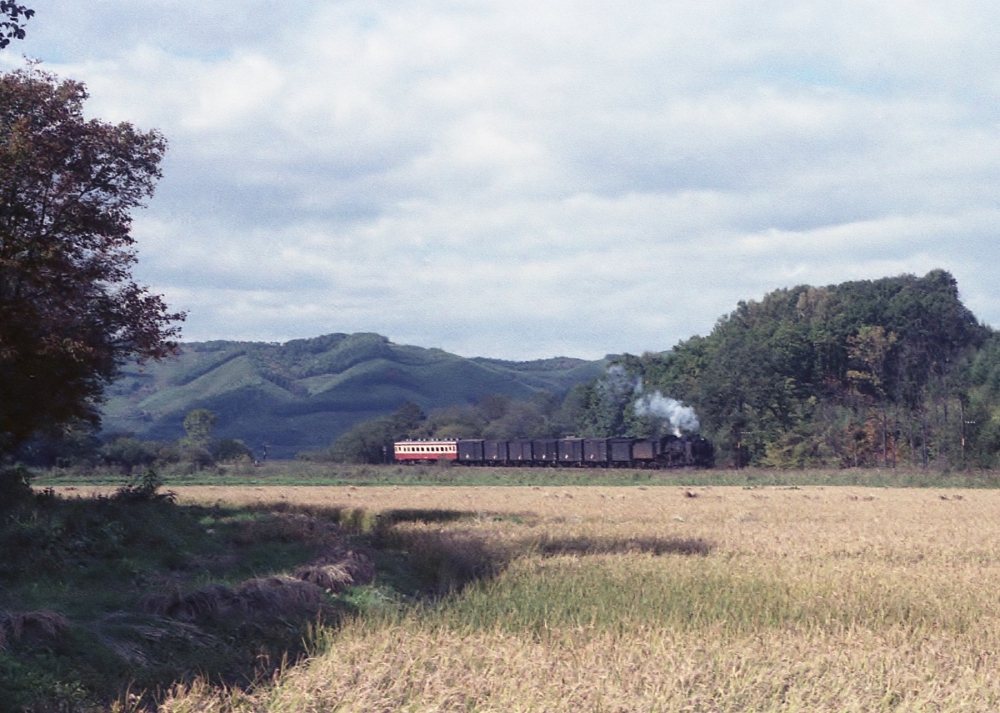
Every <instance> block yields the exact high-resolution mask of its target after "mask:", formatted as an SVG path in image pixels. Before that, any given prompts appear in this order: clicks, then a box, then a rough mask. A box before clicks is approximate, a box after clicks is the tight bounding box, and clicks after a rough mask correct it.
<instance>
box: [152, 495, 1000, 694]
mask: <svg viewBox="0 0 1000 713" xmlns="http://www.w3.org/2000/svg"><path fill="white" fill-rule="evenodd" d="M175 490H176V491H177V493H178V495H179V498H180V502H199V503H203V504H204V503H207V504H211V503H213V502H216V501H222V502H226V503H234V504H249V503H255V502H275V501H285V502H290V503H308V504H311V505H314V506H327V507H338V508H346V509H357V510H359V511H365V512H368V513H377V512H381V511H388V510H393V509H428V510H432V509H438V510H455V511H461V512H463V513H469V514H470V517H468V518H463V519H457V520H454V521H452V522H439V523H419V522H416V523H405V524H401V525H399V526H398V527H400V528H403V530H404V531H405V532H406V533H407V536H408V537H410V538H411V539H410V540H409V541H410V542H423V541H430V540H432V539H433V540H434V541H436V542H439V543H442V542H443V543H448V546H451V547H454V548H456V549H461V548H463V547H466V548H468V549H469V552H471V553H473V555H474V556H485V555H484V554H483V553H486V554H489V555H490V556H495V557H497V561H502V562H503V566H502V567H500V568H499V570H498V574H496V576H495V577H492V578H488V579H484V580H483V581H480V582H477V583H474V584H472V585H471V586H469V587H468V588H466V589H465V590H464V591H462V592H460V593H456V594H453V595H451V596H448V597H445V598H443V599H441V600H438V601H435V602H433V603H424V604H411V605H404V606H401V607H386V608H385V609H384V611H383V612H382V613H378V612H376V613H374V614H368V615H365V616H364V617H360V618H358V619H356V620H350V621H348V622H347V623H346V624H344V625H343V626H341V627H340V628H338V629H336V630H321V631H319V632H318V633H317V634H316V641H315V643H314V654H313V655H312V656H311V657H310V658H309V659H307V660H305V661H303V662H302V663H299V664H297V665H295V666H289V667H288V668H287V669H286V670H285V671H284V672H283V673H282V674H281V675H280V676H278V677H276V679H275V680H274V681H273V682H271V683H268V684H266V685H262V686H260V687H258V688H257V689H255V690H253V691H250V692H242V691H228V692H223V691H219V690H215V689H212V687H210V686H208V685H205V684H196V685H194V686H191V687H186V688H178V689H177V690H175V692H174V693H173V694H172V695H171V696H170V697H169V698H168V700H166V701H165V702H164V703H163V705H162V709H163V711H170V712H171V713H178V712H180V711H254V712H261V713H263V712H264V711H267V712H268V713H270V712H277V711H742V710H754V711H757V710H759V711H881V710H885V711H889V710H892V711H925V710H933V711H937V710H949V711H979V710H981V711H994V710H1000V491H996V490H963V491H958V490H936V489H867V488H862V487H829V488H821V487H803V488H801V489H798V488H796V489H782V488H777V487H774V488H758V489H742V488H729V487H703V488H677V487H548V488H545V487H542V488H531V487H502V488H500V487H498V488H490V487H467V488H464V487H362V488H353V487H287V488H280V487H275V488H262V487H245V488H239V487H224V488H222V487H220V488H213V487H185V488H176V489H175ZM684 543H688V544H690V543H701V545H699V547H702V546H703V549H704V552H702V551H701V550H699V549H698V547H694V548H688V549H685V547H684V546H680V545H684ZM473 545H474V546H473ZM675 545H678V546H675ZM470 556H472V555H470Z"/></svg>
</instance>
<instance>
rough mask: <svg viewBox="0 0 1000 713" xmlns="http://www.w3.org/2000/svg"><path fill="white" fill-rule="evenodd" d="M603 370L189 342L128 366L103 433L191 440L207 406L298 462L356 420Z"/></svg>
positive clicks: (395, 351)
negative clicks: (188, 433)
mask: <svg viewBox="0 0 1000 713" xmlns="http://www.w3.org/2000/svg"><path fill="white" fill-rule="evenodd" d="M602 370H603V363H602V362H588V361H583V360H580V359H567V358H561V359H546V360H540V361H534V362H505V361H499V360H492V359H466V358H464V357H460V356H457V355H455V354H449V353H448V352H445V351H442V350H440V349H424V348H421V347H413V346H405V345H399V344H393V343H392V342H390V341H389V340H388V339H387V338H385V337H383V336H380V335H378V334H351V335H348V334H328V335H325V336H322V337H316V338H315V339H297V340H294V341H290V342H287V343H284V344H266V343H259V342H230V341H216V342H200V343H189V344H185V345H183V347H182V349H181V353H180V355H179V356H178V357H177V358H176V359H168V360H165V361H163V362H160V363H151V364H147V365H145V366H144V367H142V368H139V367H135V366H133V367H129V368H127V369H125V372H124V374H123V376H122V378H121V379H119V380H118V381H117V382H116V383H115V384H114V386H113V387H112V388H111V389H110V390H109V392H108V401H107V403H106V404H105V406H104V410H103V411H104V413H103V425H104V432H105V433H106V434H107V433H113V432H128V433H134V434H136V435H137V436H138V437H140V438H148V439H162V440H171V439H176V438H178V437H180V436H182V435H183V433H184V430H183V427H182V422H183V420H184V417H185V415H186V414H187V413H188V412H189V411H191V410H192V409H196V408H205V409H209V410H211V411H212V412H214V413H215V414H216V415H217V416H218V422H217V424H216V427H215V434H216V435H217V436H219V437H222V438H238V439H241V440H243V441H244V442H245V443H246V444H247V445H248V446H250V447H251V448H254V449H257V450H258V451H259V449H260V446H261V445H263V444H267V445H268V448H269V452H270V453H271V455H272V457H292V456H294V455H295V454H296V453H297V452H299V451H301V450H309V449H316V448H326V447H328V446H329V445H330V443H331V442H332V441H333V440H334V439H335V438H336V437H337V435H339V434H340V433H342V432H343V431H345V430H347V429H348V428H350V427H351V426H352V425H354V424H356V423H358V422H361V421H365V420H368V419H372V418H376V417H379V416H383V415H385V414H388V413H391V412H392V411H394V410H395V409H397V408H398V407H399V406H400V405H401V404H403V403H404V402H412V403H414V404H416V405H418V406H419V407H420V408H422V409H424V410H425V411H430V410H433V409H438V408H442V407H447V406H454V405H463V404H471V403H474V402H476V401H478V400H480V399H482V398H483V397H485V396H487V395H489V394H502V395H505V396H509V397H511V398H514V399H529V398H532V397H534V396H535V395H536V394H539V393H555V394H562V393H565V392H566V391H567V390H569V389H570V388H571V387H572V386H573V385H574V384H577V383H581V382H586V381H589V380H591V379H593V378H594V377H595V376H597V375H598V374H600V373H601V372H602Z"/></svg>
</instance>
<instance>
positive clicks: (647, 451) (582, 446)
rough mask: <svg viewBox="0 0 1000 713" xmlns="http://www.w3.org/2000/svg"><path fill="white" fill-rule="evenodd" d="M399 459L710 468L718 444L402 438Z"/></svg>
mask: <svg viewBox="0 0 1000 713" xmlns="http://www.w3.org/2000/svg"><path fill="white" fill-rule="evenodd" d="M393 453H394V458H395V460H396V462H397V463H407V464H415V463H427V462H428V461H432V462H438V461H445V462H448V461H451V462H455V463H458V464H460V465H470V466H471V465H485V466H489V465H493V466H507V467H511V466H514V467H516V466H575V467H592V468H684V467H693V468H710V467H712V465H713V464H714V461H715V448H714V447H713V446H712V443H711V442H710V441H709V440H708V439H706V438H702V437H701V436H696V435H686V436H664V437H663V438H540V439H539V438H536V439H534V440H517V441H490V440H477V439H464V440H454V441H449V440H440V441H399V442H398V443H396V444H394V448H393Z"/></svg>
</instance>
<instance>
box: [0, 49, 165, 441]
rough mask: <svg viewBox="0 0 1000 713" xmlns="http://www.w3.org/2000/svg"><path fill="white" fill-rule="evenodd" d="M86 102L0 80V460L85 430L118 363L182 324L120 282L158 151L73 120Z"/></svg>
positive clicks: (157, 345) (73, 93)
mask: <svg viewBox="0 0 1000 713" xmlns="http://www.w3.org/2000/svg"><path fill="white" fill-rule="evenodd" d="M86 98H87V92H86V89H85V87H84V86H83V85H82V84H80V83H78V82H74V81H68V80H67V81H60V80H57V79H56V78H55V77H54V76H52V75H50V74H47V73H44V72H41V71H39V70H38V69H37V68H34V67H32V68H29V69H27V70H22V71H17V72H12V73H9V74H5V75H0V453H3V452H5V451H9V449H11V448H13V447H14V446H16V445H17V444H18V443H20V442H21V441H23V440H25V439H26V438H28V437H30V436H31V435H33V434H34V433H37V432H40V431H44V430H48V429H52V428H53V427H58V426H60V425H63V424H68V423H72V422H74V421H78V420H79V419H83V420H89V421H93V422H96V421H97V419H98V414H97V408H96V406H97V404H98V402H99V401H100V398H101V395H102V392H103V388H104V386H105V385H106V384H108V383H109V382H110V381H111V380H112V379H114V378H115V376H116V375H117V374H118V372H119V369H120V367H121V366H122V365H123V364H124V363H125V361H126V360H129V359H138V360H139V361H142V360H145V359H149V358H153V359H158V358H161V357H164V356H166V355H167V354H169V353H170V352H171V351H172V350H173V349H174V348H175V346H176V345H175V344H174V343H173V341H172V340H173V339H174V338H175V337H176V336H178V334H179V329H178V327H177V326H176V324H175V323H176V322H177V321H179V320H182V319H183V318H184V315H183V314H181V313H170V312H169V311H168V309H167V306H166V304H165V303H164V301H163V299H162V298H161V297H160V296H158V295H155V294H150V292H149V291H148V290H147V288H145V287H143V286H141V285H139V284H137V283H136V282H135V281H134V280H133V278H132V275H131V268H132V266H133V265H134V264H135V262H136V255H135V251H134V240H133V238H132V235H131V233H130V229H131V211H132V210H133V209H135V208H138V207H140V206H142V205H143V204H144V202H145V200H146V199H147V198H149V197H150V196H151V195H152V193H153V188H154V186H155V183H156V181H157V179H158V178H159V177H160V170H159V162H160V159H161V158H162V156H163V152H164V150H165V148H166V142H165V140H164V138H163V136H162V135H161V134H159V133H158V132H156V131H150V132H145V133H144V132H141V131H138V130H136V129H135V128H134V127H133V126H132V125H131V124H127V123H121V124H117V125H112V124H108V123H104V122H101V121H98V120H93V119H92V120H87V119H85V118H84V116H83V103H84V100H85V99H86Z"/></svg>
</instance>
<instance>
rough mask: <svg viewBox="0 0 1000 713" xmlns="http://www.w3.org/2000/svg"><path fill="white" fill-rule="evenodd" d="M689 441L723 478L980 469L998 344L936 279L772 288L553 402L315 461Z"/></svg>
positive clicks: (495, 406)
mask: <svg viewBox="0 0 1000 713" xmlns="http://www.w3.org/2000/svg"><path fill="white" fill-rule="evenodd" d="M694 430H700V432H701V433H702V434H703V435H704V436H706V437H707V438H709V439H710V440H712V441H713V442H714V443H715V446H716V449H717V459H716V460H717V463H719V464H720V465H728V466H730V467H742V466H748V465H755V466H772V467H777V468H802V467H875V466H878V467H894V466H897V465H907V466H918V467H930V466H934V467H938V468H991V467H995V466H997V465H1000V335H997V334H996V333H994V332H993V331H992V330H991V329H990V328H988V327H986V326H984V325H982V324H980V323H979V322H978V321H977V319H976V318H975V316H974V315H973V314H972V312H970V311H969V310H968V309H967V308H966V307H965V306H964V305H963V304H962V302H961V300H960V299H959V295H958V286H957V284H956V281H955V279H954V278H953V277H952V276H951V275H950V274H949V273H947V272H945V271H943V270H935V271H933V272H930V273H928V274H927V275H926V276H924V277H916V276H913V275H902V276H899V277H892V278H885V279H881V280H873V281H857V282H847V283H843V284H840V285H832V286H828V287H810V286H800V287H795V288H791V289H781V290H776V291H774V292H772V293H770V294H768V295H767V296H765V297H764V298H763V299H762V300H760V301H759V302H758V301H748V302H740V303H739V304H738V306H737V308H736V309H735V310H734V311H733V312H732V313H731V314H728V315H726V316H724V317H722V318H721V319H720V320H719V321H718V322H717V324H716V325H715V328H714V329H713V330H712V332H711V333H710V334H709V335H708V336H706V337H693V338H691V339H688V340H685V341H683V342H681V343H679V344H678V345H677V346H675V347H674V348H673V349H671V350H669V351H667V352H662V353H647V354H643V355H642V356H633V355H628V354H626V355H622V356H619V357H615V358H613V359H612V360H611V364H610V367H609V368H608V370H607V372H606V373H605V374H604V376H602V377H600V378H598V379H595V380H593V381H591V382H590V383H587V384H582V385H579V386H577V387H575V388H574V389H572V390H571V391H570V392H569V393H568V394H567V395H566V396H565V398H561V399H560V398H557V397H555V396H552V395H542V396H539V397H536V398H535V399H534V400H531V401H526V402H519V401H511V400H510V399H507V398H504V397H489V398H487V399H484V400H482V401H481V402H480V403H479V404H476V405H474V406H465V407H454V408H451V409H446V410H441V411H436V412H433V413H431V414H423V413H421V412H420V409H418V408H416V407H415V406H413V405H412V404H408V405H405V406H404V407H403V408H401V409H400V411H398V412H397V413H396V414H393V415H392V416H389V417H387V418H383V419H378V420H377V421H373V422H368V423H365V424H361V425H360V426H358V427H356V428H355V429H352V430H351V431H349V432H347V433H345V434H344V435H343V436H341V437H340V438H339V439H338V440H337V441H336V442H335V443H334V444H333V446H332V447H331V449H330V450H329V451H326V452H324V453H323V454H320V455H321V456H322V457H328V458H332V459H335V460H348V461H349V460H364V461H369V462H379V461H381V460H383V459H385V458H386V457H387V455H388V456H389V457H391V443H392V442H393V441H394V440H401V439H405V438H496V439H512V438H538V437H558V436H565V435H571V434H572V435H578V436H594V437H604V436H633V437H648V436H657V435H662V434H664V433H666V432H670V431H675V432H676V431H694ZM314 455H316V454H314Z"/></svg>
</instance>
